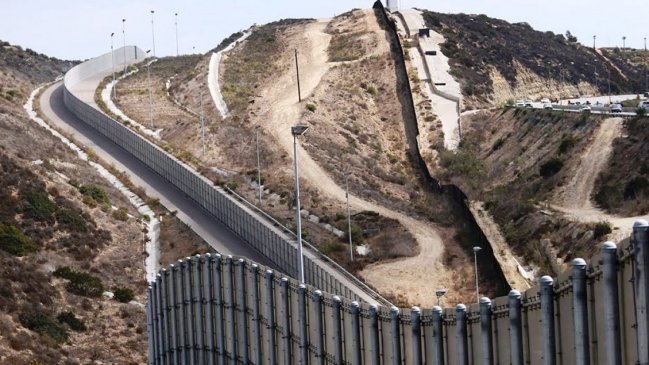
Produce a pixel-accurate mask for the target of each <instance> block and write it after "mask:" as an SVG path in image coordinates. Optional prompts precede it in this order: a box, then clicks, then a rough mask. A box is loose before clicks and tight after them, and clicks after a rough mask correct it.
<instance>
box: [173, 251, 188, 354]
mask: <svg viewBox="0 0 649 365" xmlns="http://www.w3.org/2000/svg"><path fill="white" fill-rule="evenodd" d="M177 269H178V270H176V275H174V276H176V283H174V287H175V288H176V295H178V294H180V298H177V299H180V301H179V302H177V303H178V305H179V308H178V309H179V312H180V313H176V319H179V321H178V322H179V325H180V326H179V327H180V331H179V332H180V333H179V335H178V339H179V344H178V350H179V354H178V355H179V356H180V359H181V360H180V363H182V364H186V363H187V343H188V342H189V341H187V327H186V324H187V321H186V318H187V305H186V300H187V297H186V295H185V263H184V262H183V260H178V267H177ZM177 312H178V311H177ZM178 317H180V318H178Z"/></svg>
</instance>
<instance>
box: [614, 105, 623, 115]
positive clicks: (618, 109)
mask: <svg viewBox="0 0 649 365" xmlns="http://www.w3.org/2000/svg"><path fill="white" fill-rule="evenodd" d="M611 113H622V104H611Z"/></svg>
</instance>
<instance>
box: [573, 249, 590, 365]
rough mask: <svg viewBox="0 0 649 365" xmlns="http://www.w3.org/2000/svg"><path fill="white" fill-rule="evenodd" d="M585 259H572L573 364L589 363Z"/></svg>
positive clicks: (583, 364)
mask: <svg viewBox="0 0 649 365" xmlns="http://www.w3.org/2000/svg"><path fill="white" fill-rule="evenodd" d="M586 285H587V283H586V261H585V260H584V259H581V258H576V259H574V260H572V300H573V302H572V303H573V313H574V317H575V360H576V361H575V362H576V364H575V365H588V364H590V348H589V346H590V341H589V335H588V298H587V296H588V289H587V287H586Z"/></svg>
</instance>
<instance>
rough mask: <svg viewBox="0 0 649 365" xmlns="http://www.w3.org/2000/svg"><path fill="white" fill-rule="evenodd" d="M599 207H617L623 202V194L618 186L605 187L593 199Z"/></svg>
mask: <svg viewBox="0 0 649 365" xmlns="http://www.w3.org/2000/svg"><path fill="white" fill-rule="evenodd" d="M593 198H594V199H595V202H596V203H597V205H598V206H599V207H600V208H602V209H610V208H613V207H616V206H618V205H619V204H620V202H621V201H622V200H623V196H622V192H621V191H620V189H619V188H618V187H616V186H611V185H603V186H602V187H600V188H599V191H597V193H596V194H595V196H594V197H593Z"/></svg>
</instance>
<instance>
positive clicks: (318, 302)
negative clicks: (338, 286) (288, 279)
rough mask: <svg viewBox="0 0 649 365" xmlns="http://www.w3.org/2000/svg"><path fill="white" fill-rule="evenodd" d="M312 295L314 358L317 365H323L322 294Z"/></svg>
mask: <svg viewBox="0 0 649 365" xmlns="http://www.w3.org/2000/svg"><path fill="white" fill-rule="evenodd" d="M313 294H315V295H314V296H313V312H314V313H315V321H316V322H315V331H316V336H317V338H316V350H315V351H316V352H315V358H316V362H317V364H318V365H324V363H325V350H324V337H323V335H324V328H323V323H322V319H323V318H322V316H323V314H322V292H321V291H320V290H316V291H315V292H314V293H313Z"/></svg>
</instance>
